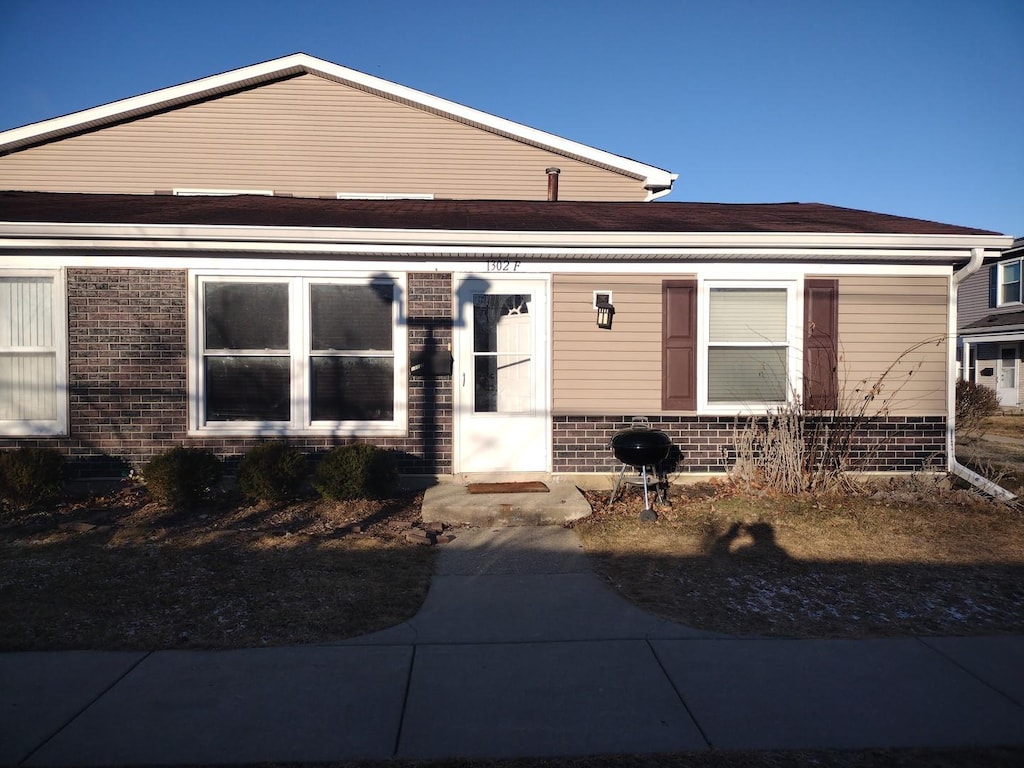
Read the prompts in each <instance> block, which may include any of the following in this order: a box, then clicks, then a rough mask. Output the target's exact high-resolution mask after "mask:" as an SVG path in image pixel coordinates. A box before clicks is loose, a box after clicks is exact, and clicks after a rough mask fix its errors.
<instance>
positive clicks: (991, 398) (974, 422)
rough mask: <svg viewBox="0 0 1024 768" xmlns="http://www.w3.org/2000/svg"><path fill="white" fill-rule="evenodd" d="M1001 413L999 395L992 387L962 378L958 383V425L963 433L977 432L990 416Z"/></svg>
mask: <svg viewBox="0 0 1024 768" xmlns="http://www.w3.org/2000/svg"><path fill="white" fill-rule="evenodd" d="M997 413H999V396H998V395H997V394H996V391H995V390H994V389H992V388H991V387H985V386H982V385H981V384H975V383H974V382H973V381H965V380H964V379H960V380H959V381H957V383H956V426H957V429H958V430H959V431H960V432H961V433H963V434H970V433H972V432H976V431H977V430H979V429H980V428H981V425H982V423H983V422H984V421H985V419H986V418H988V417H989V416H994V415H995V414H997Z"/></svg>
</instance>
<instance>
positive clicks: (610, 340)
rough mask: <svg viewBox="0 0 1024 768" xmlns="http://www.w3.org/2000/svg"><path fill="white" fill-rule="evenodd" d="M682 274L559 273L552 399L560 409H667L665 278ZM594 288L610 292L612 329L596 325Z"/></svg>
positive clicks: (617, 411) (641, 413)
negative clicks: (663, 402) (664, 396)
mask: <svg viewBox="0 0 1024 768" xmlns="http://www.w3.org/2000/svg"><path fill="white" fill-rule="evenodd" d="M684 277H686V276H681V275H643V276H630V275H625V276H624V275H556V276H555V278H554V281H553V285H552V296H553V301H552V306H553V318H552V353H553V354H552V358H553V359H552V404H553V409H554V413H555V414H556V415H558V414H560V413H563V414H574V415H587V414H593V415H600V414H627V415H637V416H644V415H649V414H652V413H658V412H660V411H661V283H662V280H667V279H682V278H684ZM594 291H611V292H612V301H613V303H614V305H615V316H614V318H613V321H612V329H611V330H602V329H600V328H598V327H597V312H596V310H595V309H594V308H593V300H594Z"/></svg>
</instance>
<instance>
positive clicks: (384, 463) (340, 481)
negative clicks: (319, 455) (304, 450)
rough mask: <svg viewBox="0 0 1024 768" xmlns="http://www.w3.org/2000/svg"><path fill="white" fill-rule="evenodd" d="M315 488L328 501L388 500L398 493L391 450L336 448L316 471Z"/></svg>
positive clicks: (358, 446)
mask: <svg viewBox="0 0 1024 768" xmlns="http://www.w3.org/2000/svg"><path fill="white" fill-rule="evenodd" d="M313 487H314V488H316V490H317V491H318V492H319V493H320V494H321V495H322V496H325V497H327V498H328V499H338V500H344V499H385V498H388V497H390V496H393V495H395V493H396V492H397V490H398V468H397V466H396V462H395V455H394V454H393V453H392V452H391V451H386V450H384V449H383V448H378V447H376V446H373V445H367V444H365V443H353V444H352V445H342V446H338V447H337V448H332V449H331V450H330V451H328V452H327V454H326V455H325V456H324V457H323V459H322V460H321V461H320V463H319V464H318V465H317V468H316V475H315V477H314V480H313Z"/></svg>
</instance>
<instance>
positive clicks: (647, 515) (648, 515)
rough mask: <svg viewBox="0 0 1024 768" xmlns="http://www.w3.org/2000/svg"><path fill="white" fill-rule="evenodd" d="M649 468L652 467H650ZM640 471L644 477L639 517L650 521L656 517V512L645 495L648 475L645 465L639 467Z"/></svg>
mask: <svg viewBox="0 0 1024 768" xmlns="http://www.w3.org/2000/svg"><path fill="white" fill-rule="evenodd" d="M651 469H654V468H653V467H651ZM640 471H641V472H642V473H643V479H644V511H643V512H641V513H640V519H641V520H642V521H643V522H645V523H651V522H654V521H655V520H657V519H658V513H657V512H655V511H654V510H653V509H652V508H651V502H650V499H649V498H648V496H647V481H648V478H649V475H648V474H647V466H646V465H644V466H643V467H641V468H640Z"/></svg>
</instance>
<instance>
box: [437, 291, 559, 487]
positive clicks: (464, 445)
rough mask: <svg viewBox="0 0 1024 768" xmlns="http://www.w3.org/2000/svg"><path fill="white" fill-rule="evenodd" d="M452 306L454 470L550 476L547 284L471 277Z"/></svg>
mask: <svg viewBox="0 0 1024 768" xmlns="http://www.w3.org/2000/svg"><path fill="white" fill-rule="evenodd" d="M457 301H458V303H459V306H458V307H456V318H457V319H458V321H457V329H456V335H455V337H456V345H457V346H456V355H455V362H456V366H457V369H456V372H455V412H456V414H457V420H458V421H457V426H456V441H455V471H456V472H461V473H485V472H547V471H549V468H550V467H549V465H550V458H549V454H550V445H551V427H550V421H551V420H550V414H549V412H548V384H547V379H548V365H547V336H548V333H547V329H548V311H547V284H546V283H545V282H544V281H540V280H501V279H494V280H485V279H480V278H471V279H467V280H464V281H463V282H462V283H461V285H460V288H459V290H458V293H457Z"/></svg>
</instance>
